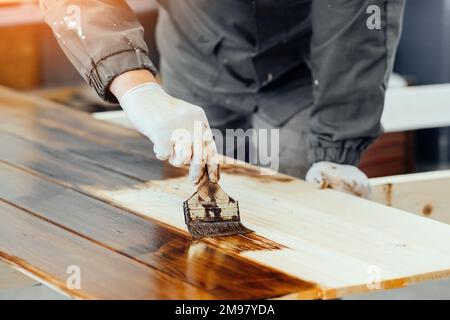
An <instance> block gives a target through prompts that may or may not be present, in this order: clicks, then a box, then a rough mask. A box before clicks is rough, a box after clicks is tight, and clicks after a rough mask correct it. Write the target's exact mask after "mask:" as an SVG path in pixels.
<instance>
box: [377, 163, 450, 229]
mask: <svg viewBox="0 0 450 320" xmlns="http://www.w3.org/2000/svg"><path fill="white" fill-rule="evenodd" d="M371 185H372V200H373V201H376V202H378V203H382V204H385V205H388V206H392V207H395V208H398V209H402V210H405V211H408V212H412V213H415V214H418V215H421V216H425V217H428V218H431V219H434V220H437V221H441V222H444V223H447V224H450V170H443V171H433V172H426V173H416V174H409V175H400V176H391V177H382V178H374V179H371Z"/></svg>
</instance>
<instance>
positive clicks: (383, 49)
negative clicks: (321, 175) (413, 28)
mask: <svg viewBox="0 0 450 320" xmlns="http://www.w3.org/2000/svg"><path fill="white" fill-rule="evenodd" d="M374 6H376V7H374ZM403 8H404V0H361V1H353V0H333V1H331V0H314V1H312V9H311V10H312V11H311V19H312V32H313V34H312V40H311V70H312V74H313V94H314V105H313V108H312V111H311V119H310V120H311V122H310V124H311V135H310V152H309V159H310V161H311V162H318V161H330V162H335V163H341V164H351V165H357V164H358V163H359V160H360V156H361V153H362V151H363V150H365V149H366V148H367V147H368V146H369V145H370V143H372V142H373V141H374V140H375V139H376V138H377V137H378V136H379V135H380V134H381V132H382V128H381V124H380V118H381V114H382V111H383V106H384V97H385V91H386V87H387V83H388V80H389V75H390V73H391V71H392V66H393V60H394V56H395V51H396V48H397V45H398V40H399V36H400V29H401V22H402V16H403ZM378 9H379V12H377V10H378ZM378 13H379V15H378ZM378 17H379V18H380V19H379V20H378V21H379V24H378V25H377V20H376V19H377V18H378ZM374 19H375V20H374Z"/></svg>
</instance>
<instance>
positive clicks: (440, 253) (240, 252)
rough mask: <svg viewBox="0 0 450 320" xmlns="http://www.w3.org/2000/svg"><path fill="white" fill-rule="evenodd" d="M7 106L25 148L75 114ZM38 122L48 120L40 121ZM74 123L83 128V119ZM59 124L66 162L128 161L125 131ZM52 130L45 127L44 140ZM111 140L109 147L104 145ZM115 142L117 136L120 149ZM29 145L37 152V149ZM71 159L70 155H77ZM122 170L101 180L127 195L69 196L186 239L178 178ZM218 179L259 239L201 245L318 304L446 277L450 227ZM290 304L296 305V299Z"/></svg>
mask: <svg viewBox="0 0 450 320" xmlns="http://www.w3.org/2000/svg"><path fill="white" fill-rule="evenodd" d="M10 100H13V101H15V102H16V104H17V106H18V108H16V109H13V108H11V107H9V108H8V107H6V108H0V112H1V113H0V114H2V117H0V118H5V119H8V120H9V118H11V121H16V124H17V125H18V126H19V129H17V131H18V132H14V134H16V135H18V136H20V137H21V138H22V139H25V140H30V139H31V140H32V139H35V136H36V135H33V136H29V135H28V133H27V130H22V129H26V128H27V127H28V128H29V129H28V130H29V131H32V130H31V129H30V128H33V129H37V128H39V127H46V126H47V124H48V119H49V117H50V115H49V113H50V110H53V112H54V113H55V114H57V115H59V116H60V117H61V118H64V119H67V118H69V116H70V117H71V116H72V114H73V113H72V112H67V113H66V111H64V109H61V108H57V107H56V106H55V105H52V106H51V107H48V110H47V112H45V109H46V106H45V104H44V103H40V102H39V103H36V102H33V99H29V98H26V99H23V100H22V99H20V96H15V98H14V99H12V98H10ZM1 104H3V105H4V104H9V102H8V103H6V102H5V100H4V99H3V98H2V99H0V105H1ZM38 105H39V106H38ZM11 110H15V111H11ZM30 111H31V112H30ZM33 111H34V112H33ZM8 113H9V115H8ZM13 113H17V116H11V114H13ZM43 113H45V117H42V114H43ZM3 116H4V117H3ZM20 116H21V117H22V118H24V119H26V118H27V117H29V118H31V119H33V120H34V121H29V122H27V121H28V120H25V121H24V122H23V123H22V127H21V124H20V121H17V118H19V117H20ZM76 117H77V118H78V119H81V118H82V116H81V115H79V116H76ZM44 120H45V121H44ZM2 121H4V120H2ZM54 121H56V119H54ZM64 121H65V122H64V123H62V124H61V128H60V129H61V131H60V132H65V133H67V134H76V135H77V136H78V137H79V140H78V141H77V143H76V144H75V142H71V143H70V144H69V145H66V147H65V148H64V149H63V146H62V145H63V144H61V145H59V146H58V143H56V145H57V147H56V148H61V151H64V152H66V153H67V154H69V153H71V154H78V153H79V152H78V151H79V150H80V149H83V150H85V151H86V150H87V148H83V147H81V146H80V145H83V144H85V143H87V144H89V143H92V142H95V143H96V144H98V145H99V147H105V146H109V147H110V148H112V149H113V150H120V151H124V152H125V150H126V144H125V143H123V140H126V139H128V138H129V137H130V136H131V134H126V133H124V132H123V131H122V130H125V129H120V128H118V129H117V131H119V133H116V132H115V130H114V129H115V128H116V127H115V126H109V125H107V124H102V125H97V123H98V121H94V120H89V119H86V120H85V123H84V126H85V127H88V128H87V131H86V134H84V135H83V134H82V132H80V130H79V127H77V126H76V125H75V124H74V123H71V122H69V121H66V120H64ZM77 121H78V120H76V121H75V123H76V122H77ZM4 122H5V123H7V122H8V121H4ZM61 122H63V121H61ZM105 125H106V126H108V128H105V130H104V131H103V133H101V132H99V134H98V135H95V136H94V135H92V132H94V131H102V129H101V128H102V126H105ZM29 126H31V127H29ZM89 127H91V128H89ZM49 128H50V127H49V126H47V127H46V130H48V129H49ZM0 130H3V127H2V128H1V129H0ZM8 130H13V128H9V129H8ZM46 132H50V131H46ZM60 132H58V135H59V133H60ZM75 132H78V133H75ZM133 134H134V133H133ZM58 135H49V136H47V145H46V146H47V147H49V148H53V147H52V146H50V145H51V144H53V140H57V141H58V139H59V137H58ZM108 135H110V140H111V139H112V140H113V141H107V139H105V138H106V137H107V136H108ZM120 135H123V137H124V139H123V140H122V138H121V137H120ZM49 137H51V139H50V138H49ZM135 137H136V136H135ZM135 139H136V140H139V138H135ZM88 140H89V141H90V142H88ZM50 141H51V143H50ZM67 141H69V140H66V142H67ZM28 142H30V141H28ZM42 143H44V141H42ZM32 144H33V145H34V144H36V141H33V142H32ZM88 149H91V148H88ZM58 150H59V149H58ZM73 150H75V151H77V152H75V153H74V152H73ZM148 150H149V149H148V144H142V145H141V146H139V143H135V144H133V146H132V147H130V148H129V149H128V152H129V154H130V157H133V155H134V154H142V155H145V154H146V153H148ZM91 154H92V157H93V158H94V159H95V156H96V152H95V150H92V151H88V152H87V153H86V154H85V155H83V156H82V157H80V158H79V161H80V163H85V162H88V159H87V158H88V157H89V156H90V155H91ZM23 159H26V158H23ZM130 159H131V160H130ZM127 160H129V161H131V162H132V161H133V160H132V158H128V159H127V158H120V157H119V159H116V160H114V161H116V162H115V163H114V164H112V163H110V165H111V168H109V167H108V170H112V171H114V172H116V173H119V174H120V175H122V176H125V175H124V173H125V171H126V172H127V174H129V175H128V177H129V178H133V179H135V181H136V184H134V185H133V186H131V187H130V186H129V185H125V186H124V187H122V186H121V185H120V184H117V185H116V186H115V187H114V188H110V187H105V186H102V185H100V186H96V185H95V184H90V185H89V184H83V183H79V182H78V183H74V184H73V185H72V186H71V187H72V188H74V189H77V190H79V191H81V192H83V193H85V194H90V195H91V196H93V197H97V198H101V199H103V200H104V201H106V202H110V203H113V204H115V205H116V206H119V207H122V208H125V209H126V210H127V211H130V212H134V213H136V214H139V215H142V216H146V217H149V218H150V219H152V220H157V221H159V222H162V223H164V224H167V225H170V226H172V227H173V228H176V229H178V230H179V232H182V233H183V234H187V233H186V229H185V226H184V221H183V215H182V214H181V203H182V201H183V200H184V199H186V198H187V197H188V196H189V195H190V193H191V192H192V191H193V190H192V186H189V185H188V184H187V182H186V181H185V180H186V179H185V177H181V176H178V177H172V178H165V177H164V176H163V175H161V174H160V178H158V179H155V180H152V181H149V182H148V183H145V182H138V181H139V180H142V178H140V177H139V176H137V173H135V172H131V171H132V170H136V169H133V168H126V166H127V164H126V162H127ZM28 161H29V162H28V163H29V164H27V163H23V165H24V166H28V165H30V163H32V162H33V156H30V158H29V160H28ZM91 161H94V162H92V163H91V164H94V165H96V166H97V165H98V167H99V168H101V163H96V160H91ZM105 161H106V159H105ZM108 166H109V165H108ZM136 166H141V163H136ZM145 166H146V165H143V167H145ZM38 167H40V165H36V166H35V169H38ZM113 167H114V168H113ZM35 169H33V170H35ZM139 170H141V169H139ZM223 171H224V174H223V179H222V184H223V187H224V189H225V190H226V191H227V192H229V193H230V195H231V196H234V197H236V198H237V199H238V200H240V206H241V212H242V217H243V220H244V223H245V224H246V225H248V226H249V227H250V228H252V229H253V230H255V231H256V235H257V237H256V238H250V239H248V238H247V239H246V238H245V237H234V238H228V239H226V240H207V241H201V242H200V243H205V242H207V243H208V244H213V245H214V246H216V247H218V248H220V250H224V251H226V252H228V253H230V254H233V255H235V256H238V257H239V258H240V259H244V260H247V261H251V262H252V263H257V264H259V265H267V266H270V267H271V268H273V269H275V270H278V271H281V272H283V273H286V274H289V275H291V276H292V277H294V278H297V279H304V280H306V281H309V282H313V283H317V284H318V285H319V286H320V287H321V288H322V290H323V291H322V296H323V297H325V298H333V297H337V296H342V295H345V294H348V293H353V292H365V291H368V290H369V288H368V287H367V285H366V283H367V281H368V279H369V278H370V274H368V272H369V271H370V270H372V269H371V268H372V267H373V266H376V267H377V268H379V269H377V270H380V271H381V274H380V287H381V288H386V287H399V286H403V285H406V284H408V283H412V282H414V281H422V280H426V279H432V278H438V277H444V276H448V275H449V270H450V252H449V250H450V248H448V246H447V245H445V244H446V243H448V241H450V227H449V226H447V225H444V224H440V223H438V222H435V221H431V220H428V219H423V218H421V217H417V216H414V215H411V214H408V213H405V212H402V211H400V210H396V209H392V208H388V207H385V206H381V205H377V204H374V203H371V202H368V201H366V200H362V199H357V198H353V197H349V196H347V195H345V194H340V193H338V192H334V191H331V190H323V191H318V190H316V189H314V188H312V187H311V186H310V185H308V184H306V183H305V182H303V181H299V180H296V179H293V178H290V177H287V176H283V175H275V176H261V175H259V171H258V170H257V169H256V168H255V167H252V166H248V165H238V166H228V167H225V168H224V170H223ZM48 175H49V176H50V173H49V174H48ZM135 175H136V176H135ZM68 178H70V176H68V175H67V176H66V177H65V179H68ZM60 179H61V177H59V178H58V181H59V183H61V184H64V183H65V182H64V181H62V179H61V180H60ZM72 179H74V178H72ZM74 181H76V180H74ZM399 226H401V228H400V227H399ZM255 249H258V250H255ZM261 249H266V250H261ZM268 249H270V250H268ZM417 257H420V261H417ZM287 297H290V298H294V297H298V296H297V294H296V293H293V294H290V295H287Z"/></svg>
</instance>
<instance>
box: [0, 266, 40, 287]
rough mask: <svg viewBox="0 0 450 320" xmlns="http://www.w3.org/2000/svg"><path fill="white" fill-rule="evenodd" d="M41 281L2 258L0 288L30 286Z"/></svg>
mask: <svg viewBox="0 0 450 320" xmlns="http://www.w3.org/2000/svg"><path fill="white" fill-rule="evenodd" d="M39 284H40V283H39V282H38V281H36V280H34V279H32V278H30V277H28V276H26V275H24V274H23V273H22V272H20V271H18V270H16V269H14V268H13V267H12V266H10V265H8V264H6V263H4V262H2V261H1V260H0V290H5V289H8V290H11V289H20V288H28V287H33V286H36V285H39Z"/></svg>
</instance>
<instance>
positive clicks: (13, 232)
mask: <svg viewBox="0 0 450 320" xmlns="http://www.w3.org/2000/svg"><path fill="white" fill-rule="evenodd" d="M0 220H1V221H2V223H0V258H1V259H4V260H5V261H7V262H8V263H11V264H14V265H17V266H19V267H20V268H23V269H25V270H26V271H28V272H31V273H33V274H35V275H36V276H38V277H39V278H41V279H43V280H44V281H45V282H47V283H49V284H51V285H53V286H55V287H57V288H59V289H60V290H61V291H63V292H68V293H70V295H72V296H75V297H78V298H89V299H169V298H173V297H179V298H185V299H188V298H190V297H192V296H195V297H198V298H203V299H207V298H213V296H212V295H209V294H207V293H206V292H203V291H202V290H200V289H198V288H195V287H193V286H191V285H189V284H186V283H183V282H180V281H176V280H174V279H173V278H171V277H168V276H166V275H164V274H162V273H161V272H158V271H156V270H153V269H150V268H148V267H146V266H143V265H142V264H139V263H137V262H136V261H134V260H132V259H129V258H126V257H124V256H122V255H119V254H117V253H115V252H113V251H111V250H108V249H106V248H104V247H102V246H100V245H96V244H93V243H92V242H91V241H88V240H86V239H83V238H81V237H78V236H76V235H74V234H73V233H70V232H67V231H65V230H64V229H62V228H59V227H57V226H55V225H52V224H50V223H48V222H46V221H44V220H41V219H38V218H36V217H35V216H33V215H30V214H28V213H26V212H23V211H22V210H19V209H17V208H16V207H14V206H12V205H9V204H6V203H1V202H0ZM6 222H7V223H6ZM72 265H73V266H78V267H79V268H80V270H81V289H80V290H75V289H73V290H70V289H69V288H68V287H67V285H66V281H67V279H68V276H69V275H68V273H67V270H68V267H69V266H72Z"/></svg>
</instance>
